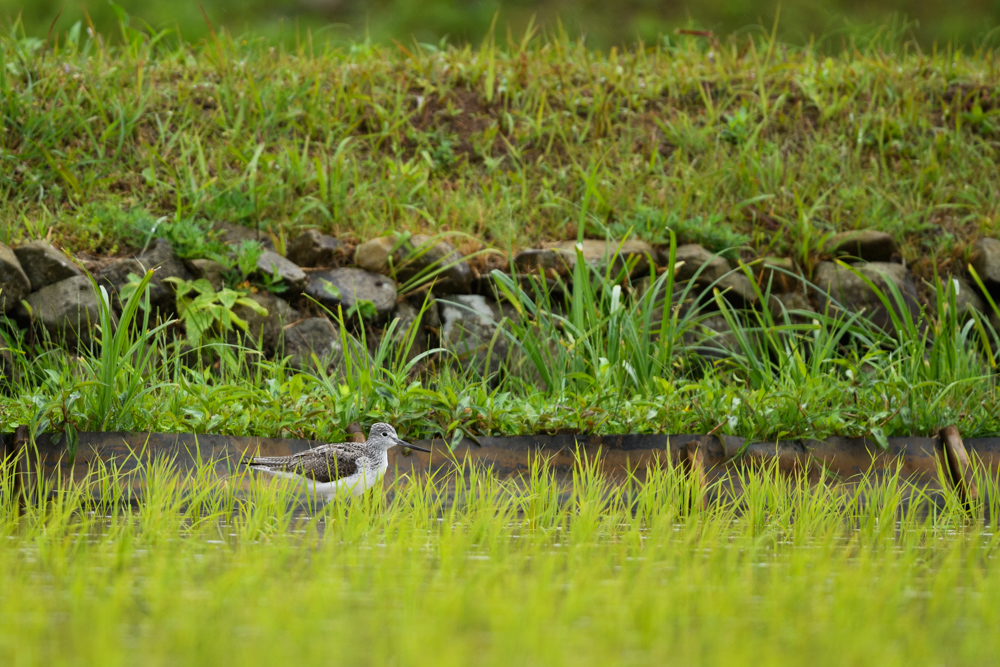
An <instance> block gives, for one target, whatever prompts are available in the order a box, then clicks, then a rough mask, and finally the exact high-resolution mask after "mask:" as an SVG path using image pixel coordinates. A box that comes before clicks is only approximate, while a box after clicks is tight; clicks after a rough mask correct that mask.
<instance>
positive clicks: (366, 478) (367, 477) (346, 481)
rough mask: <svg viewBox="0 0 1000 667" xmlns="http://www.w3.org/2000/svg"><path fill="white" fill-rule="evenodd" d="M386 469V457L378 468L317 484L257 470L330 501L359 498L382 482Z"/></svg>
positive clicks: (292, 474)
mask: <svg viewBox="0 0 1000 667" xmlns="http://www.w3.org/2000/svg"><path fill="white" fill-rule="evenodd" d="M388 467H389V459H388V457H387V456H386V457H384V458H383V460H382V461H381V462H380V465H379V466H378V468H371V467H368V466H362V467H361V470H359V471H358V472H356V473H355V474H353V475H349V476H347V477H342V478H341V479H338V480H334V481H332V482H317V481H316V480H314V479H309V478H308V477H303V476H302V475H299V474H296V473H294V472H281V471H275V470H265V469H262V468H258V469H257V470H260V471H261V472H264V473H267V474H268V475H271V476H272V477H280V478H282V479H291V480H295V481H297V482H299V483H300V484H302V485H304V486H305V488H306V493H308V494H309V495H310V496H313V497H317V498H322V499H323V500H330V499H331V498H333V497H334V496H336V495H338V494H341V493H350V494H351V495H352V496H360V495H361V494H363V493H364V492H365V491H367V490H368V489H370V488H372V487H374V486H377V485H378V484H380V483H381V482H382V477H383V476H384V475H385V471H386V469H387V468H388Z"/></svg>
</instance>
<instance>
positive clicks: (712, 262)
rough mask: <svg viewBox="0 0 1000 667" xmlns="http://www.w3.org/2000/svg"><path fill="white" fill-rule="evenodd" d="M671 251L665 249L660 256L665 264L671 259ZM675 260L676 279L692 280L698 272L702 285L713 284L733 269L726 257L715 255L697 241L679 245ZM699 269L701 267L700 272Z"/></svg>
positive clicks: (699, 281)
mask: <svg viewBox="0 0 1000 667" xmlns="http://www.w3.org/2000/svg"><path fill="white" fill-rule="evenodd" d="M669 253H670V251H669V249H668V250H665V251H663V254H662V255H661V256H660V261H661V262H662V263H663V264H664V265H666V264H667V263H668V262H669V261H670V254H669ZM674 261H675V262H676V264H675V265H674V266H675V267H676V268H675V273H674V277H675V279H676V280H681V281H684V280H691V279H693V278H694V277H695V275H696V274H697V276H698V278H697V280H698V284H701V285H708V284H711V283H713V282H715V281H716V280H719V279H720V278H722V276H724V275H726V274H727V273H729V271H731V270H732V267H730V266H729V262H728V261H727V260H726V258H725V257H721V256H719V255H714V254H712V253H711V252H709V251H708V250H705V249H704V248H703V247H701V246H700V245H698V244H697V243H688V244H686V245H681V246H677V252H676V255H675V257H674ZM699 269H701V272H700V273H699V272H698V271H699Z"/></svg>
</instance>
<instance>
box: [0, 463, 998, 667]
mask: <svg viewBox="0 0 1000 667" xmlns="http://www.w3.org/2000/svg"><path fill="white" fill-rule="evenodd" d="M103 474H105V475H111V476H113V474H114V473H113V472H111V473H108V472H105V473H103ZM185 474H186V475H197V474H198V471H194V472H189V473H185ZM89 481H90V482H91V484H96V485H98V486H99V485H100V484H101V482H102V480H101V479H98V478H97V477H95V478H94V479H91V480H89ZM104 481H105V482H106V481H107V480H104ZM189 482H190V479H187V480H185V479H181V478H180V476H179V473H177V472H176V471H172V470H171V469H170V468H168V467H162V468H160V469H158V470H151V471H148V474H147V475H146V487H145V489H144V494H143V500H142V502H139V503H137V504H135V505H134V506H127V505H120V504H117V503H116V502H115V501H114V499H113V498H106V499H105V501H106V502H105V501H102V500H101V497H100V494H98V496H97V498H96V500H95V499H94V498H93V496H92V495H90V491H92V488H91V489H87V488H85V486H84V485H76V484H74V485H72V486H71V487H68V488H64V489H63V490H57V489H55V488H53V489H52V494H51V495H50V496H49V500H48V501H46V502H44V503H41V504H38V503H26V504H23V505H22V506H20V507H19V506H18V502H17V499H16V498H14V497H13V493H12V489H11V486H10V485H9V484H8V485H7V486H6V487H5V491H4V496H3V499H2V500H3V513H2V514H0V621H2V622H0V654H2V655H4V656H6V658H5V664H8V665H31V664H40V663H44V664H103V665H114V664H185V665H191V664H221V663H224V662H225V663H230V664H234V663H239V664H275V663H281V664H285V663H295V662H320V661H322V662H338V663H347V664H434V665H451V664H456V665H458V664H462V665H467V664H608V663H626V664H627V663H636V664H638V663H641V664H650V663H651V662H653V661H655V662H657V663H661V664H663V663H677V664H701V663H722V662H725V663H727V664H776V663H779V662H780V663H788V662H793V661H794V662H796V663H799V662H805V661H809V662H810V663H812V664H820V665H822V664H830V665H834V664H836V665H841V664H850V663H862V662H863V663H866V664H873V663H877V664H883V665H894V664H914V663H918V664H970V663H982V662H983V661H984V659H986V658H987V657H988V656H991V655H995V654H996V651H997V650H998V649H1000V636H998V635H997V633H995V632H994V629H995V628H996V627H997V623H998V621H1000V607H998V606H997V605H996V602H995V601H996V599H997V598H998V596H1000V570H998V568H997V566H996V554H997V546H998V538H997V532H996V526H995V523H994V522H995V519H994V518H990V517H996V516H997V514H996V512H995V511H991V508H990V507H987V506H986V505H988V504H989V503H990V502H992V501H979V503H978V504H974V505H973V506H968V505H966V504H964V503H963V502H961V500H960V499H959V498H957V496H955V495H954V494H951V495H949V494H943V495H938V496H935V497H931V496H929V495H928V496H927V497H925V498H923V500H921V496H920V492H919V490H918V491H914V490H913V489H912V488H907V485H906V484H905V483H903V482H902V481H901V480H900V479H899V478H896V477H893V476H882V477H879V478H874V477H872V478H869V479H866V480H862V481H861V482H860V483H859V484H857V485H854V486H850V487H845V486H837V485H832V484H831V485H826V484H823V483H820V484H812V483H808V482H806V481H805V480H799V479H795V478H794V477H793V478H788V477H783V476H780V475H778V474H776V472H775V470H767V469H761V470H756V471H750V472H746V473H745V474H744V475H743V477H742V478H741V479H740V480H739V484H738V485H734V486H733V487H732V488H731V489H730V490H729V491H728V492H723V491H724V489H723V488H722V485H723V484H724V482H721V481H720V482H716V486H714V487H712V488H706V487H702V486H700V482H699V480H698V478H697V477H693V476H690V475H688V474H685V473H684V472H683V471H682V470H679V469H675V468H672V467H668V468H665V469H663V470H658V469H657V470H651V472H650V473H649V474H648V475H647V476H646V477H645V479H643V480H641V481H640V480H638V479H633V480H631V481H626V482H625V483H624V484H620V483H612V482H610V481H609V480H608V479H607V478H606V477H605V476H602V475H601V474H600V473H599V472H598V469H597V467H596V466H593V465H590V464H586V463H583V462H581V463H580V465H578V467H577V470H576V471H575V473H574V474H573V479H572V480H571V481H568V480H565V479H562V478H557V477H556V476H554V475H553V474H552V472H551V469H549V468H547V467H546V466H545V465H544V464H543V463H537V464H536V465H534V466H533V467H532V469H531V470H530V472H529V473H527V474H526V475H524V476H523V477H522V478H520V479H517V480H501V479H498V478H496V477H495V476H493V475H492V473H490V472H489V471H488V470H482V469H477V468H474V467H468V466H467V467H466V468H465V469H464V474H462V475H459V474H452V475H445V476H440V477H437V478H434V479H428V478H420V477H407V476H398V477H396V478H395V479H394V480H393V482H392V485H391V487H390V488H389V489H387V493H385V494H379V495H373V496H372V497H366V498H361V499H355V500H353V501H349V500H343V501H341V500H336V501H334V502H333V503H331V504H329V505H326V506H317V505H314V504H309V503H308V502H306V503H303V502H301V500H299V499H298V497H297V496H296V495H295V493H294V492H293V491H292V490H291V489H289V488H287V487H285V486H283V485H282V484H281V483H267V482H265V481H262V480H251V481H250V482H249V491H247V490H246V489H245V488H244V490H243V491H241V492H239V493H235V492H234V491H233V485H231V484H228V483H227V480H225V479H222V480H217V481H210V480H209V477H208V476H206V477H205V478H204V482H203V483H201V484H200V488H201V489H202V491H201V492H200V493H197V494H194V495H191V494H190V493H188V492H183V493H182V492H181V489H190V488H191V485H190V483H189ZM977 483H978V484H979V485H980V488H981V489H983V490H984V493H983V494H982V497H984V498H996V497H997V495H996V493H995V488H996V486H997V485H996V480H995V479H989V478H987V477H982V478H981V479H978V480H977ZM733 489H735V490H733Z"/></svg>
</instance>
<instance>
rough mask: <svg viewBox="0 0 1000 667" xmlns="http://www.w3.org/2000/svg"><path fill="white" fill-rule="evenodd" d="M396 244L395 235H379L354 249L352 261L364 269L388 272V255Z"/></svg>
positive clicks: (373, 271)
mask: <svg viewBox="0 0 1000 667" xmlns="http://www.w3.org/2000/svg"><path fill="white" fill-rule="evenodd" d="M395 245H396V237H395V236H380V237H378V238H375V239H372V240H371V241H365V242H364V243H362V244H361V245H359V246H358V247H357V248H355V249H354V263H355V264H357V265H358V266H359V267H361V268H362V269H364V270H365V271H371V272H372V273H384V274H386V275H388V274H389V270H390V269H389V256H390V255H391V254H392V249H393V247H394V246H395Z"/></svg>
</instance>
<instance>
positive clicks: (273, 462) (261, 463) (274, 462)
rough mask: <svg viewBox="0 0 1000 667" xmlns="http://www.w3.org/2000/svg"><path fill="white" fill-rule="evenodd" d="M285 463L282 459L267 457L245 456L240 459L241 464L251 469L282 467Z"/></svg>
mask: <svg viewBox="0 0 1000 667" xmlns="http://www.w3.org/2000/svg"><path fill="white" fill-rule="evenodd" d="M284 462H285V461H284V459H282V458H280V457H267V456H244V457H243V458H242V459H240V463H242V464H243V465H245V466H250V467H251V468H256V467H265V468H266V467H270V466H281V465H282V464H283V463H284Z"/></svg>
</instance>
